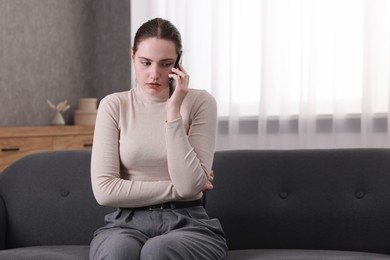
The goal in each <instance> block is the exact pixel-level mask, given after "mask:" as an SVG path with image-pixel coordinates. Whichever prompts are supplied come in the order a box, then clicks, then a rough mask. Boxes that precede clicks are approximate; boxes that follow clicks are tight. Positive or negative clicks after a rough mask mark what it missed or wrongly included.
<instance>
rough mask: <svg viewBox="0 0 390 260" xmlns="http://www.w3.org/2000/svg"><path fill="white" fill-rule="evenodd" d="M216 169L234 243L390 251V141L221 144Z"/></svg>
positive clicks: (217, 210) (213, 210)
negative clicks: (310, 146) (305, 146)
mask: <svg viewBox="0 0 390 260" xmlns="http://www.w3.org/2000/svg"><path fill="white" fill-rule="evenodd" d="M213 170H214V173H215V180H214V189H213V190H212V191H210V192H208V193H207V194H206V201H205V203H206V210H207V212H208V213H209V215H210V217H216V218H219V220H220V221H221V224H222V226H223V228H224V230H225V233H226V236H227V241H228V246H229V248H230V249H231V250H234V249H251V248H252V249H253V248H258V249H276V248H278V249H282V248H283V249H331V250H332V249H333V250H353V251H366V252H378V253H387V254H389V253H390V247H389V241H390V149H334V150H332V149H330V150H278V151H264V150H233V151H232V150H231V151H217V152H216V153H215V157H214V165H213Z"/></svg>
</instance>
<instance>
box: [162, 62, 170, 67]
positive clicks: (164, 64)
mask: <svg viewBox="0 0 390 260" xmlns="http://www.w3.org/2000/svg"><path fill="white" fill-rule="evenodd" d="M161 66H163V67H164V68H169V67H170V66H172V63H163V64H161Z"/></svg>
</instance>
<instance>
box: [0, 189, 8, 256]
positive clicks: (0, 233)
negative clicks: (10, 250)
mask: <svg viewBox="0 0 390 260" xmlns="http://www.w3.org/2000/svg"><path fill="white" fill-rule="evenodd" d="M6 232H7V220H6V214H5V203H4V200H3V198H2V197H1V196H0V250H2V249H4V248H5V233H6Z"/></svg>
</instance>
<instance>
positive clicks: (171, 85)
mask: <svg viewBox="0 0 390 260" xmlns="http://www.w3.org/2000/svg"><path fill="white" fill-rule="evenodd" d="M179 64H181V53H180V54H179V56H177V59H176V62H175V65H174V66H173V67H174V68H176V69H177V68H178V67H179ZM173 91H175V80H174V79H172V78H170V79H169V97H171V96H172V94H173Z"/></svg>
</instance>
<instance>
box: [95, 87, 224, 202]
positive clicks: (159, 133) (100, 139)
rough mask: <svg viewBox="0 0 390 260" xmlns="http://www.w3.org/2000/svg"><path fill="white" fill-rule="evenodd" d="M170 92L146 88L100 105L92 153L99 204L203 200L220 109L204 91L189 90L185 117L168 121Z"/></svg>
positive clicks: (121, 93)
mask: <svg viewBox="0 0 390 260" xmlns="http://www.w3.org/2000/svg"><path fill="white" fill-rule="evenodd" d="M167 98H168V91H164V92H163V93H161V94H160V95H159V96H151V95H149V94H148V93H146V92H145V91H144V90H143V89H142V88H141V87H136V88H133V89H131V90H130V91H126V92H120V93H114V94H111V95H108V96H106V97H105V98H104V99H102V101H101V102H100V105H99V109H98V114H97V118H96V125H95V134H94V141H93V149H92V161H91V179H92V188H93V192H94V195H95V198H96V200H97V201H98V203H99V204H101V205H106V206H111V207H141V206H148V205H153V204H159V203H164V202H168V201H188V200H195V199H199V198H201V197H202V190H203V188H204V185H205V184H206V182H207V178H208V175H209V173H210V171H211V165H212V161H213V155H214V148H215V135H216V121H217V120H216V117H217V108H216V102H215V100H214V98H213V97H212V96H211V95H210V94H209V93H208V92H206V91H204V90H195V89H189V92H188V94H187V96H186V97H185V99H184V101H183V104H182V106H181V110H180V114H181V118H179V119H177V120H175V121H172V122H166V110H165V104H166V100H167Z"/></svg>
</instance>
